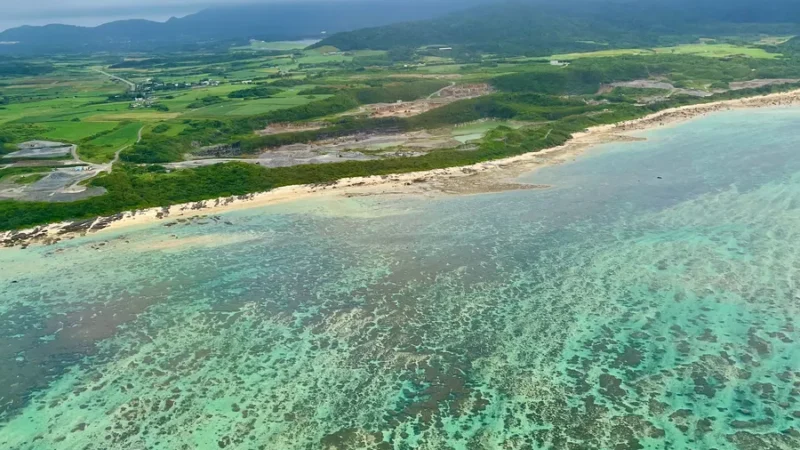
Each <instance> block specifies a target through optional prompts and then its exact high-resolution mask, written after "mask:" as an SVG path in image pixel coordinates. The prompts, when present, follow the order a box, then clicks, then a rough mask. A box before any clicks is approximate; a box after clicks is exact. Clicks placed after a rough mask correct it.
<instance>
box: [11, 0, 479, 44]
mask: <svg viewBox="0 0 800 450" xmlns="http://www.w3.org/2000/svg"><path fill="white" fill-rule="evenodd" d="M479 3H481V0H382V1H376V0H342V1H335V2H332V1H320V0H317V1H313V0H312V1H307V2H292V3H290V2H287V3H269V4H260V5H252V4H251V5H235V6H220V7H214V8H209V9H206V10H203V11H201V12H199V13H197V14H192V15H189V16H186V17H183V18H180V19H178V18H173V19H170V20H168V21H167V22H164V23H162V22H152V21H148V20H123V21H117V22H111V23H107V24H104V25H100V26H97V27H79V26H71V25H46V26H37V27H33V26H23V27H19V28H13V29H10V30H6V31H4V32H2V33H0V42H3V43H4V44H3V45H0V52H80V51H115V50H151V49H154V48H156V49H172V48H178V47H181V46H198V45H213V44H217V43H221V42H225V41H231V40H246V39H251V38H252V39H263V40H286V39H298V38H309V37H322V36H323V35H322V33H323V32H327V33H329V34H333V33H337V32H341V31H348V30H355V29H358V28H364V27H374V26H380V25H387V24H391V23H396V22H401V21H413V20H421V19H430V18H433V17H437V16H439V15H443V14H446V13H449V12H453V11H455V10H459V9H462V8H466V7H470V6H474V5H476V4H479ZM12 42H13V43H14V44H10V43H12Z"/></svg>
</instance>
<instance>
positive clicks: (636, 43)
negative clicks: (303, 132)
mask: <svg viewBox="0 0 800 450" xmlns="http://www.w3.org/2000/svg"><path fill="white" fill-rule="evenodd" d="M798 23H800V5H798V3H797V2H795V1H792V0H773V1H772V2H769V3H764V2H757V1H756V0H732V1H731V0H708V1H705V2H697V1H696V0H672V1H669V2H656V1H647V0H616V1H596V0H567V1H562V2H552V1H527V2H519V1H517V2H501V3H498V2H495V3H492V4H488V5H483V6H479V7H475V8H472V9H469V10H466V11H461V12H456V13H452V14H450V15H447V16H445V17H441V18H437V19H432V20H426V21H418V22H404V23H398V24H394V25H388V26H384V27H373V28H366V29H361V30H356V31H352V32H345V33H339V34H336V35H334V36H331V37H330V38H328V39H325V40H323V41H322V42H320V43H318V44H316V45H317V46H334V47H337V48H340V49H343V50H358V49H367V48H371V49H383V50H388V49H394V48H407V47H422V46H426V45H446V46H450V47H456V49H457V50H458V48H462V49H469V50H473V51H481V52H485V53H494V54H505V55H519V54H525V55H529V56H548V55H552V54H557V53H570V52H583V51H592V50H601V49H608V48H640V47H655V46H667V45H674V44H677V43H687V42H695V41H696V40H697V38H698V37H701V36H705V37H713V36H719V37H723V36H732V35H737V34H744V33H747V34H751V35H757V34H760V33H766V34H771V35H776V34H777V35H780V34H786V35H793V34H797V33H798V31H799V28H798V25H797V24H798Z"/></svg>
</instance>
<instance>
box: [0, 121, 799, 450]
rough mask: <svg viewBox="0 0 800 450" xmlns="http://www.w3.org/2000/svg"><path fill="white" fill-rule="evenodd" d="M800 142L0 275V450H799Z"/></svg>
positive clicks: (762, 128)
mask: <svg viewBox="0 0 800 450" xmlns="http://www.w3.org/2000/svg"><path fill="white" fill-rule="evenodd" d="M798 121H800V110H798V109H770V110H759V111H736V112H726V113H720V114H716V115H713V116H710V117H708V118H704V119H700V120H696V121H693V122H690V123H686V124H682V125H678V126H673V127H670V128H664V129H660V130H657V131H652V132H647V133H643V135H645V136H646V137H648V140H647V141H646V142H637V143H627V144H613V145H607V146H604V148H601V149H598V150H596V151H592V152H589V153H587V154H586V155H584V156H582V157H579V158H577V160H576V161H575V162H573V163H571V164H566V165H561V166H554V167H550V168H547V169H543V170H540V171H538V172H536V173H534V174H530V175H527V176H526V177H525V178H524V179H525V180H526V181H530V182H534V183H537V184H550V185H553V186H554V187H553V188H552V189H547V190H534V191H518V192H509V193H503V194H492V195H479V196H467V197H447V198H442V199H438V200H430V199H417V198H407V199H386V198H367V199H364V198H362V199H347V200H337V201H335V202H328V203H325V202H322V201H320V200H315V201H305V202H298V203H295V204H291V205H280V206H274V207H268V208H261V209H251V210H243V211H236V212H231V213H228V214H224V215H221V216H219V217H210V218H198V219H195V220H192V221H188V222H184V223H176V224H174V225H173V226H169V227H166V226H164V224H157V225H153V226H141V227H137V228H128V229H124V230H122V231H117V232H113V233H112V232H109V233H104V234H97V235H91V236H87V237H84V238H79V239H75V240H72V241H69V242H63V243H60V244H57V245H55V246H49V247H31V248H28V249H26V250H21V249H12V250H3V251H0V267H2V271H0V333H2V336H0V358H2V366H0V420H2V422H0V448H3V449H5V448H9V449H62V448H63V449H73V448H75V449H109V448H119V449H196V448H200V449H205V448H209V449H214V448H236V449H412V448H414V449H417V448H418V449H544V448H550V449H720V450H722V449H759V450H761V449H797V448H800V345H798V341H799V340H800V329H799V328H800V324H798V321H797V318H798V313H800V155H798V152H800V128H798V127H797V123H798Z"/></svg>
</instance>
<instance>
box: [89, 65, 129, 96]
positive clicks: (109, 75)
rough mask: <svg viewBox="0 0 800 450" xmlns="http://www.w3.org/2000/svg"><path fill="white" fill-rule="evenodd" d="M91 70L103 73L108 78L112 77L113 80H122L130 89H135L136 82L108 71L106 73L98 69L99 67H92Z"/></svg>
mask: <svg viewBox="0 0 800 450" xmlns="http://www.w3.org/2000/svg"><path fill="white" fill-rule="evenodd" d="M92 70H94V71H95V72H97V73H100V74H103V75H105V76H107V77H109V78H113V79H115V80H119V81H122V82H123V83H125V84H127V85H128V86H129V87H130V88H131V91H135V90H136V83H134V82H132V81H128V80H126V79H125V78H122V77H118V76H116V75H112V74H110V73H108V72H106V71H103V70H100V69H92Z"/></svg>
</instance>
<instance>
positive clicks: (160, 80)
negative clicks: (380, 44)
mask: <svg viewBox="0 0 800 450" xmlns="http://www.w3.org/2000/svg"><path fill="white" fill-rule="evenodd" d="M760 39H761V41H751V42H752V44H743V43H741V42H744V41H741V42H740V43H739V44H733V43H726V42H716V41H711V40H706V41H701V42H700V43H695V44H686V45H679V46H673V47H654V48H651V49H644V48H643V49H613V48H608V49H604V50H601V51H595V52H587V53H571V54H559V55H554V56H552V57H542V56H527V55H522V54H508V53H499V52H486V53H478V54H474V53H470V52H463V51H453V52H445V53H443V52H440V51H439V50H438V48H428V47H422V48H417V49H402V50H391V51H385V50H378V51H375V50H364V49H361V50H353V51H347V52H340V51H338V50H337V49H336V48H333V47H321V48H311V49H309V48H308V47H307V45H306V44H309V45H310V44H311V42H302V43H299V42H294V43H292V42H284V43H253V44H251V46H249V47H238V48H232V49H230V50H226V51H216V52H207V53H196V52H195V53H171V54H153V55H146V54H132V55H128V56H126V57H118V58H110V57H108V56H107V55H97V56H80V57H67V56H64V57H60V58H58V62H57V63H55V64H53V70H52V71H50V72H48V73H46V74H42V75H38V76H29V75H24V76H6V77H0V102H1V103H0V144H2V145H1V146H0V152H2V153H0V155H8V154H12V153H14V151H15V149H16V148H17V147H16V146H17V145H18V144H20V143H24V142H28V141H32V140H50V141H56V142H62V143H64V144H70V145H75V146H76V148H77V150H76V153H75V155H73V154H69V155H66V156H63V157H60V158H58V159H56V158H52V159H47V160H46V161H41V160H40V161H30V160H26V159H24V158H22V159H20V158H17V157H16V156H15V158H13V159H9V160H8V162H7V163H6V164H5V166H2V167H0V170H4V171H7V170H14V172H6V174H14V176H16V175H25V176H26V177H25V178H22V181H23V182H25V183H29V184H27V185H26V186H28V187H26V188H25V189H21V190H20V189H18V186H19V185H18V184H17V183H16V182H14V183H11V182H10V181H8V179H7V180H6V181H5V183H6V185H7V191H8V192H11V193H12V194H9V195H14V194H13V193H14V192H18V191H20V192H28V193H29V196H28V197H21V199H31V198H33V199H37V200H45V201H49V200H48V199H49V198H50V197H48V196H47V195H46V194H45V193H46V192H47V189H55V190H56V191H55V192H54V193H55V194H58V195H56V196H55V197H53V198H56V199H60V200H58V201H67V200H70V199H73V198H81V199H85V200H81V202H84V201H86V202H89V203H87V204H88V205H95V206H86V207H85V209H81V210H80V211H81V214H87V213H86V212H85V211H101V210H102V211H106V210H107V209H110V210H118V209H119V208H123V207H124V208H131V207H140V206H147V205H149V204H150V203H148V202H155V203H158V204H161V203H170V202H173V201H178V200H180V201H184V200H187V201H188V200H192V199H199V198H210V197H213V196H215V195H217V194H219V193H230V192H242V193H244V192H253V191H257V190H264V189H268V188H271V187H274V186H278V185H285V184H287V183H289V184H291V183H300V182H303V183H305V182H309V183H316V182H320V181H325V180H330V179H336V178H337V177H340V176H346V175H364V174H370V173H393V172H395V171H413V170H419V169H427V168H431V167H447V166H451V165H459V164H470V163H474V162H477V161H483V160H486V159H491V158H495V157H498V156H502V155H513V154H518V153H519V152H525V151H529V150H530V149H531V148H540V147H542V148H543V147H547V146H549V145H551V144H553V143H558V142H562V141H563V139H565V138H566V136H568V135H569V133H571V132H572V131H575V130H580V129H581V128H582V127H584V126H586V125H590V124H593V123H608V122H613V121H615V120H618V119H620V118H630V117H637V116H639V115H641V114H645V113H646V112H647V111H651V110H658V109H659V108H664V107H667V106H669V105H675V104H683V103H682V102H696V101H705V99H713V98H718V97H720V96H726V95H747V94H748V93H749V92H750V91H753V90H759V92H760V91H764V92H769V91H771V90H773V89H789V88H791V87H792V86H795V84H796V81H797V80H800V60H798V61H797V62H795V59H791V58H790V57H788V56H786V55H784V54H783V53H782V52H784V51H786V52H787V54H788V53H789V52H790V51H792V49H793V47H791V44H792V43H793V40H792V41H787V42H784V43H779V44H775V45H772V46H770V44H768V42H779V40H778V39H777V38H776V39H775V40H772V41H770V40H764V39H766V38H764V37H761V38H760ZM254 46H255V47H260V48H259V49H254V48H250V47H254ZM552 59H559V60H565V61H568V62H569V63H570V64H569V65H565V66H558V65H552V64H551V60H552ZM115 77H117V78H115ZM131 85H132V86H133V88H132V87H131ZM654 85H657V86H666V88H665V89H659V90H653V89H648V87H649V86H654ZM542 124H549V125H548V126H547V127H543V126H541V125H542ZM551 129H555V130H561V131H557V132H555V134H553V133H551V132H548V131H547V130H551ZM543 130H544V131H543ZM500 142H502V143H503V144H499V143H500ZM74 156H77V157H74ZM117 158H118V159H117ZM112 162H113V165H112V164H111V163H112ZM230 162H245V163H251V164H247V166H255V167H251V168H249V169H247V170H249V171H257V173H258V175H253V174H251V175H249V176H248V177H244V178H240V177H234V179H237V180H241V181H240V182H241V184H242V185H243V186H240V187H239V188H237V189H236V190H233V189H230V188H229V187H226V186H227V185H226V184H225V183H227V182H222V181H219V183H222V184H219V186H217V181H204V182H202V183H200V184H196V185H195V184H191V183H189V182H188V181H186V183H189V184H186V185H184V184H181V183H183V181H175V180H189V179H191V178H192V177H195V176H200V175H198V174H201V173H202V174H205V175H203V176H209V177H211V178H213V179H215V178H214V177H216V176H217V175H218V174H221V173H223V172H224V171H226V170H231V169H227V168H224V167H225V165H226V164H223V165H219V164H220V163H230ZM340 162H341V163H342V165H340V164H332V163H340ZM323 163H324V164H329V163H331V164H330V165H331V166H332V167H333V168H331V169H327V170H326V171H325V172H324V173H322V172H316V171H314V170H310V169H303V167H304V165H306V164H323ZM367 163H369V164H367ZM347 164H352V165H347ZM360 164H365V165H360ZM34 166H35V167H36V169H37V171H36V172H24V171H23V172H17V171H18V170H22V169H29V168H32V167H34ZM43 166H45V167H43ZM73 167H77V168H73ZM268 168H269V169H268ZM42 170H44V172H42ZM48 170H55V171H58V173H59V177H46V178H45V177H40V176H39V175H40V174H42V173H44V174H46V173H47V171H48ZM237 170H238V169H237ZM142 171H144V172H142ZM164 171H168V172H170V173H169V174H165V173H163V172H164ZM262 171H266V172H262ZM271 171H274V172H271ZM376 171H377V172H376ZM31 173H35V174H36V176H29V175H30V174H31ZM8 176H11V175H6V177H8ZM220 176H222V175H220ZM270 177H278V178H276V180H277V181H275V182H274V183H273V182H270V183H271V184H269V183H268V184H264V183H266V182H265V181H263V180H272V179H273V178H270ZM54 178H58V179H60V180H62V181H61V182H60V183H59V184H52V183H53V181H54ZM48 180H49V181H48ZM170 180H172V181H170ZM259 180H262V181H259ZM12 181H13V179H12ZM9 183H11V184H9ZM48 183H51V184H48ZM78 183H80V185H78ZM12 185H13V186H12ZM133 185H136V186H140V187H138V188H137V189H149V188H146V187H145V186H152V187H153V189H156V188H155V186H159V187H158V189H157V190H156V191H153V192H151V193H149V194H147V195H145V194H143V193H138V192H136V193H131V192H127V193H126V194H124V195H122V196H121V197H114V198H117V199H119V198H126V199H129V200H126V201H130V202H134V203H130V204H127V203H126V204H125V205H122V204H119V205H117V204H116V203H114V204H113V205H114V206H113V207H109V205H108V204H106V203H104V200H102V199H104V198H106V197H100V198H99V199H98V200H97V201H96V202H92V201H93V200H94V199H92V198H90V197H92V196H97V195H102V193H103V192H108V191H110V192H122V191H124V190H125V189H130V186H133ZM8 186H11V187H8ZM15 186H17V187H15ZM80 186H84V187H86V189H87V190H86V191H81V188H80ZM181 186H182V187H181ZM192 186H203V188H202V190H203V192H202V193H198V192H196V190H195V188H194V187H192ZM162 190H163V191H164V192H162ZM71 195H78V197H71ZM140 195H141V197H140ZM137 198H140V199H141V200H135V199H137ZM159 199H160V200H159ZM114 201H115V202H118V201H119V200H114ZM78 204H82V203H80V202H78V203H76V206H75V208H78V207H79V206H77V205H78ZM2 205H3V203H2V202H0V209H1V208H2V207H3V206H2ZM14 207H15V208H16V207H19V206H18V205H17V206H14ZM81 208H83V207H81ZM92 208H95V209H92ZM104 208H106V209H104ZM23 209H24V206H23ZM63 211H67V212H64V213H63V214H64V217H68V216H69V215H70V213H68V211H70V209H69V208H66V209H64V210H63ZM37 214H40V215H39V216H37V215H31V216H26V219H25V220H27V222H26V223H27V224H30V223H39V222H41V221H43V220H45V219H37V217H45V216H46V217H47V219H46V220H50V219H51V218H53V217H52V214H51V213H47V212H46V210H45V212H41V213H37ZM60 214H62V213H60ZM42 215H43V216H42ZM59 217H61V216H59Z"/></svg>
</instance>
